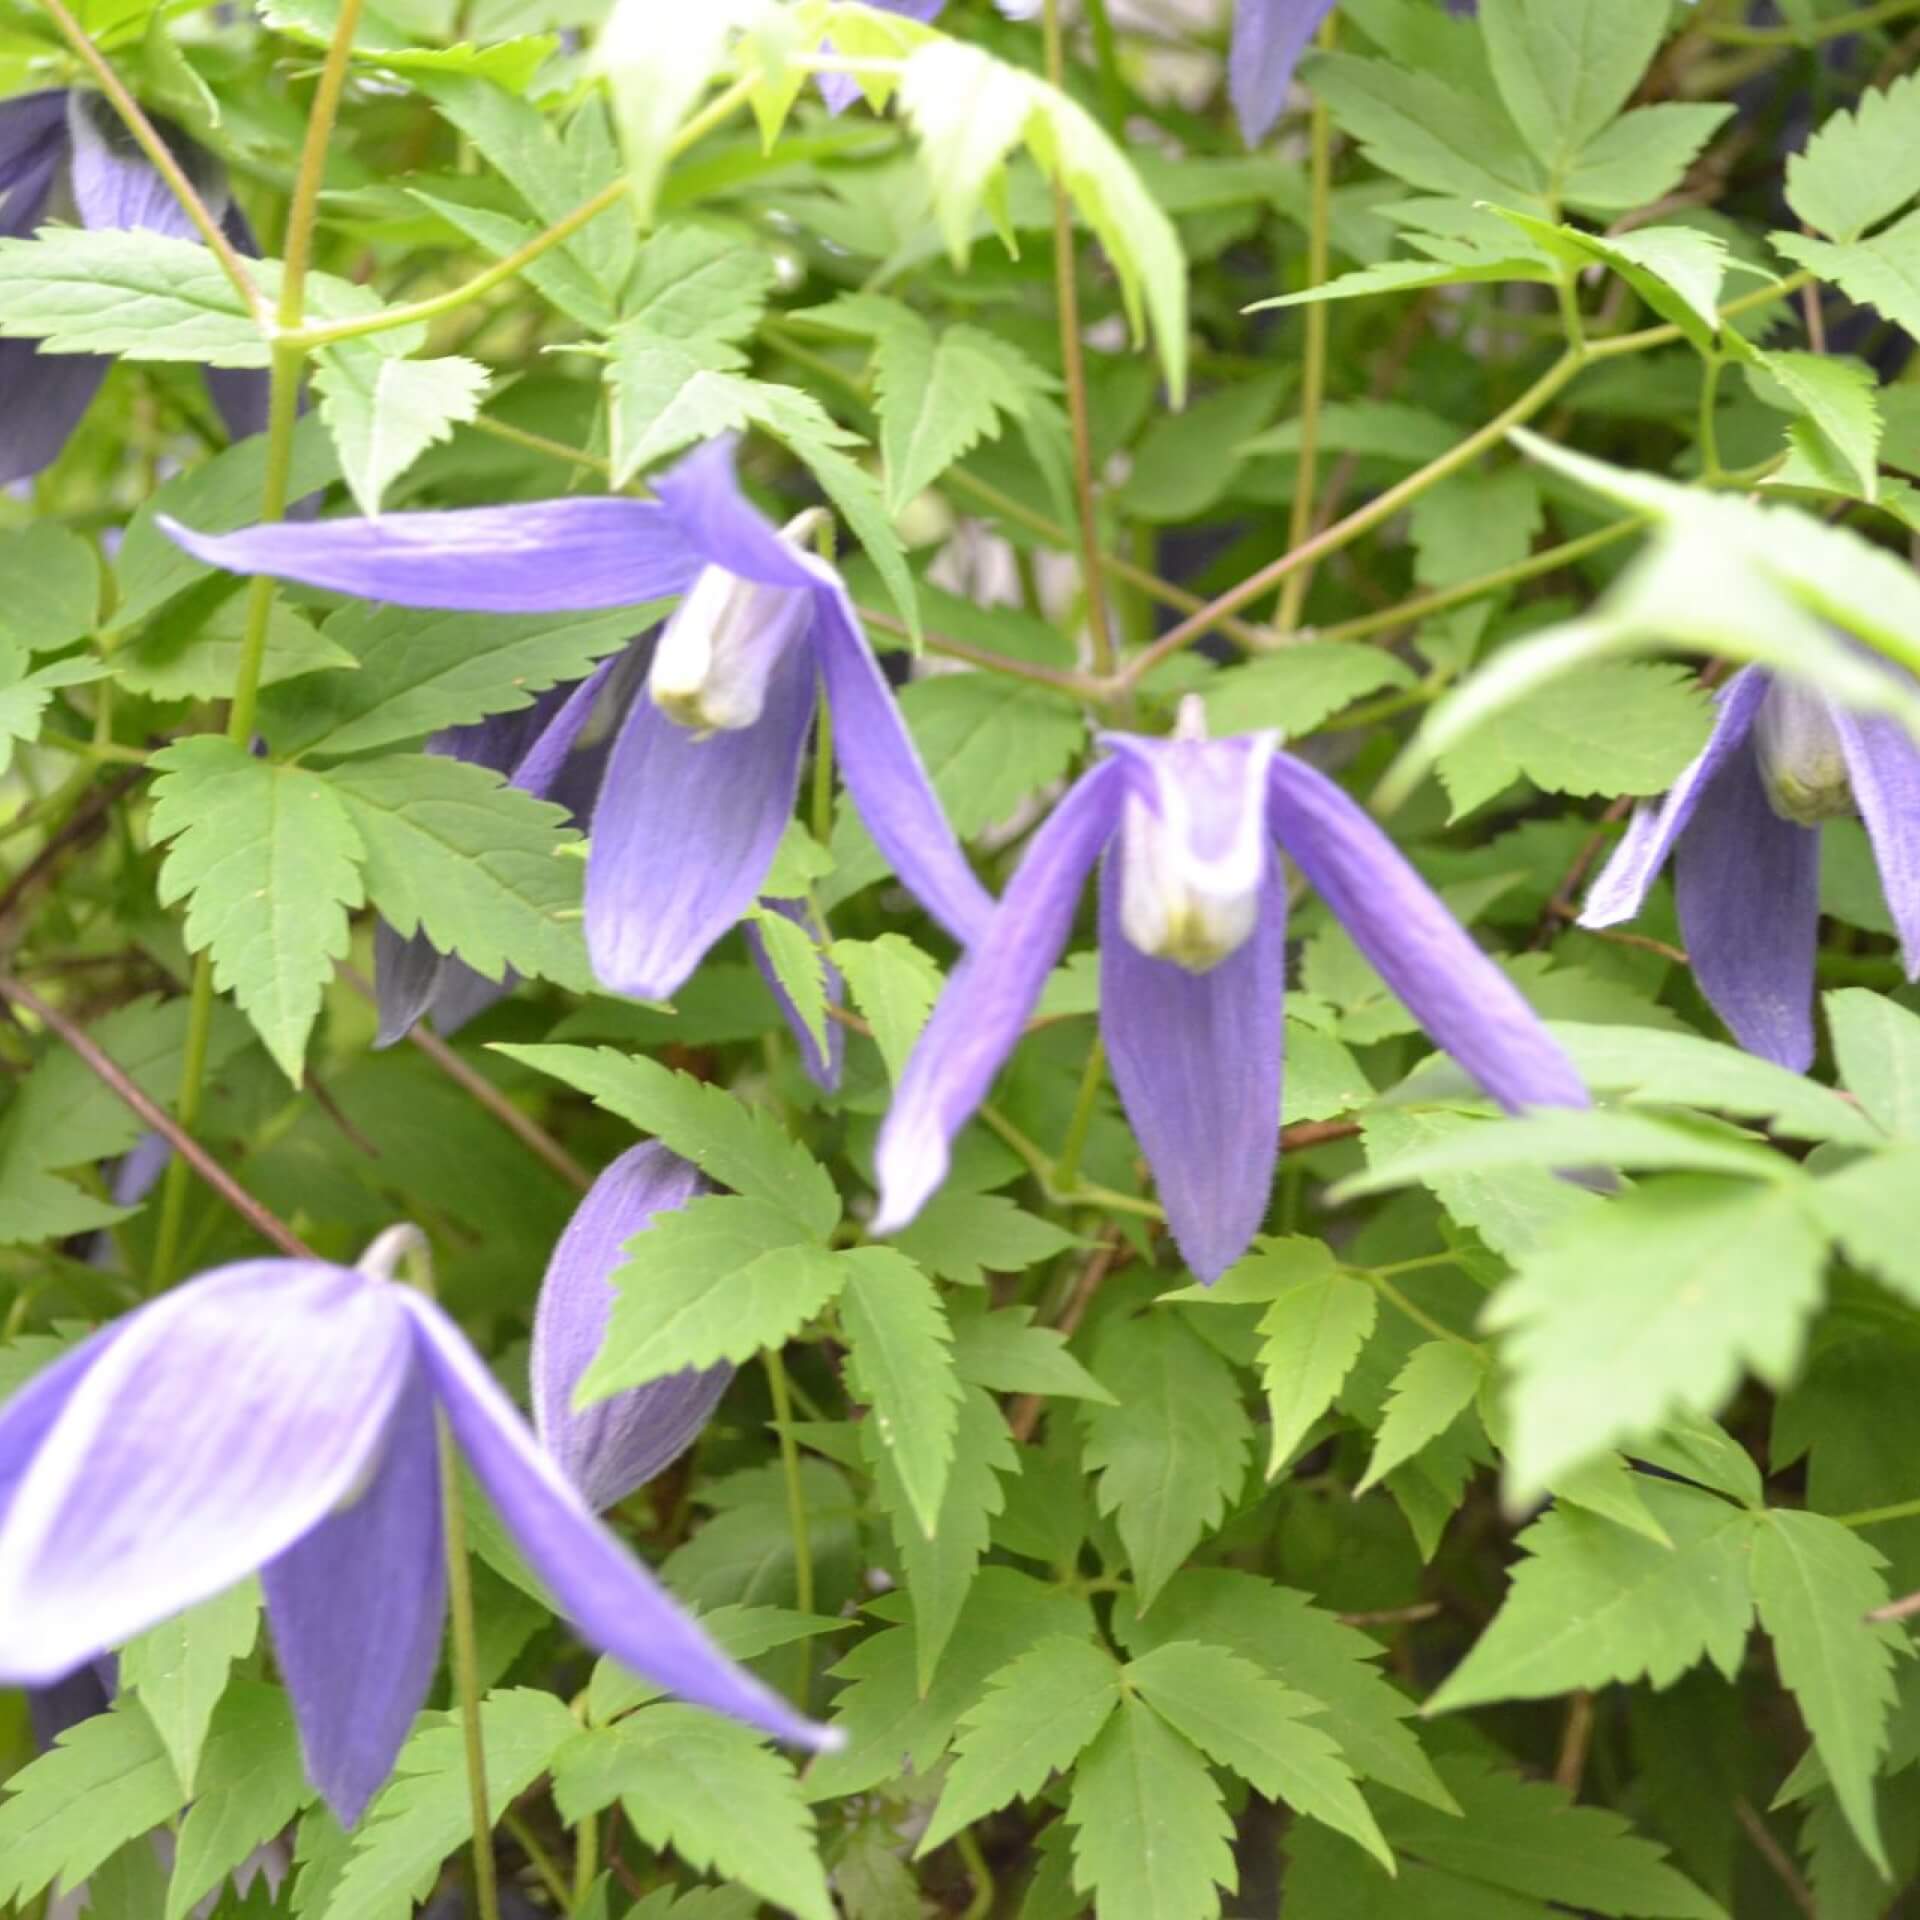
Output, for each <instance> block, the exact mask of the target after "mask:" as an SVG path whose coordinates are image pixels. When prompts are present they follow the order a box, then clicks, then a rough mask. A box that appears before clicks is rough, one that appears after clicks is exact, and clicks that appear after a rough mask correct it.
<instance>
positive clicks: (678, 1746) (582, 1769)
mask: <svg viewBox="0 0 1920 1920" xmlns="http://www.w3.org/2000/svg"><path fill="white" fill-rule="evenodd" d="M553 1788H554V1801H555V1804H556V1805H557V1806H558V1807H559V1809H560V1812H561V1814H562V1816H563V1817H564V1818H565V1819H566V1820H567V1822H568V1823H569V1824H570V1825H573V1824H578V1823H579V1822H580V1821H582V1820H584V1819H586V1818H588V1817H589V1816H590V1815H592V1814H595V1813H597V1812H598V1811H599V1810H600V1809H601V1808H602V1807H605V1806H607V1805H609V1804H610V1803H611V1802H612V1801H614V1800H616V1799H617V1800H618V1801H619V1802H620V1805H621V1806H622V1808H623V1809H624V1810H625V1812H626V1815H627V1818H628V1819H629V1820H630V1821H631V1822H632V1823H633V1830H634V1832H635V1833H636V1834H638V1835H639V1837H640V1839H641V1840H642V1841H643V1842H644V1843H645V1844H646V1845H647V1846H650V1847H654V1848H661V1849H664V1848H667V1847H671V1848H672V1849H673V1851H674V1852H675V1853H677V1854H678V1855H679V1856H680V1857H681V1859H683V1860H684V1861H686V1863H687V1864H688V1865H689V1866H690V1867H692V1868H694V1869H695V1870H696V1871H698V1872H708V1871H711V1872H715V1873H719V1874H721V1875H723V1876H725V1878H727V1879H728V1880H731V1881H737V1882H739V1883H740V1884H742V1885H744V1886H748V1887H751V1888H752V1889H753V1890H754V1891H755V1892H756V1893H759V1894H761V1895H762V1896H764V1897H765V1898H766V1899H768V1900H772V1901H775V1902H777V1903H778V1904H779V1905H780V1906H782V1907H784V1908H786V1909H787V1910H788V1911H789V1912H791V1913H793V1914H795V1915H797V1916H798V1920H834V1910H833V1902H832V1900H831V1898H830V1897H829V1896H828V1893H827V1881H826V1875H825V1873H824V1871H823V1870H822V1868H821V1865H820V1857H819V1853H818V1850H817V1848H816V1846H815V1843H814V1836H813V1814H812V1812H811V1810H810V1809H809V1808H808V1806H807V1803H806V1801H805V1800H804V1799H803V1798H802V1797H801V1793H800V1789H799V1785H798V1783H797V1782H796V1781H795V1779H794V1776H793V1767H792V1764H791V1762H789V1761H788V1760H786V1759H785V1758H783V1757H782V1756H781V1755H779V1754H776V1753H772V1752H769V1751H768V1749H767V1747H766V1746H765V1745H764V1744H763V1741H762V1739H761V1737H760V1736H758V1735H756V1734H754V1733H752V1732H751V1731H750V1730H749V1729H747V1728H745V1727H742V1726H739V1725H737V1724H736V1723H734V1722H733V1721H730V1720H723V1719H722V1718H720V1716H719V1715H717V1714H713V1713H707V1712H703V1711H702V1710H701V1709H700V1708H698V1707H684V1706H679V1705H673V1704H670V1705H664V1706H655V1707H648V1708H646V1709H645V1710H644V1711H643V1712H640V1713H637V1714H634V1715H632V1716H631V1717H629V1718H628V1719H625V1720H622V1721H619V1722H618V1723H617V1724H615V1725H613V1726H610V1727H596V1728H594V1729H592V1730H591V1731H590V1732H586V1733H581V1734H578V1735H576V1736H575V1738H574V1739H572V1740H570V1741H569V1742H568V1743H567V1744H566V1745H565V1746H563V1747H562V1748H561V1749H560V1751H559V1752H558V1753H557V1754H555V1755H554V1757H553Z"/></svg>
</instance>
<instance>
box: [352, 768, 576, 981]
mask: <svg viewBox="0 0 1920 1920" xmlns="http://www.w3.org/2000/svg"><path fill="white" fill-rule="evenodd" d="M328 783H329V785H330V786H331V788H332V790H333V792H334V794H335V795H336V796H337V797H338V799H339V801H340V802H341V803H342V804H343V805H344V807H345V809H346V812H347V816H348V818H349V819H350V820H351V822H352V824H353V826H354V828H355V830H356V831H357V832H358V834H359V837H360V841H361V843H362V845H363V846H364V847H365V849H366V888H367V893H368V895H369V896H370V897H371V899H372V901H373V903H374V905H375V906H376V907H377V908H378V909H379V910H380V913H381V915H382V916H383V917H384V918H385V919H386V920H387V921H388V922H389V924H391V926H392V927H393V928H394V930H395V931H396V932H397V933H399V934H401V935H402V936H403V937H404V936H407V935H411V934H413V933H414V932H416V931H418V932H421V933H424V934H425V935H426V937H427V938H428V939H429V940H430V941H432V943H433V944H434V946H435V947H437V948H438V949H439V950H440V951H441V952H442V953H457V954H458V955H459V956H460V958H461V959H462V960H464V961H465V962H466V963H467V965H468V966H470V967H472V968H473V969H474V971H475V972H476V973H481V974H484V975H485V976H486V977H487V978H488V979H489V980H498V979H500V978H502V977H503V975H504V974H505V972H506V970H507V969H508V968H510V967H511V968H512V969H514V970H515V971H516V972H519V973H524V974H530V975H533V976H535V977H537V978H539V979H542V980H558V981H561V982H562V983H564V984H566V985H568V986H574V987H579V988H585V987H586V986H587V985H588V984H589V982H590V979H591V975H590V973H589V972H588V969H587V965H586V955H585V951H584V948H583V945H582V942H581V938H580V927H579V923H578V921H577V919H576V918H575V917H574V916H576V915H577V913H578V911H579V904H580V883H581V865H580V862H579V861H578V860H570V859H566V858H563V857H562V849H563V848H565V847H567V846H568V845H570V844H571V843H572V842H573V841H574V840H575V839H576V838H577V837H578V836H577V835H575V834H574V833H573V832H572V831H571V829H570V828H569V827H568V826H567V812H566V809H565V808H564V807H560V806H556V805H554V804H553V803H552V802H551V801H547V800H536V799H535V798H534V797H533V795H532V794H530V793H525V792H522V791H521V789H520V788H518V787H513V786H509V785H508V784H507V783H506V782H505V781H504V780H502V779H501V777H500V776H499V775H498V774H497V773H494V772H493V771H492V770H491V769H490V768H487V767H481V766H476V765H474V764H472V763H471V762H469V761H465V760H455V759H453V758H452V757H451V756H449V755H446V754H428V753H408V754H393V755H391V756H389V757H387V758H384V759H380V760H356V761H353V762H351V763H349V764H348V765H346V766H343V767H338V768H336V769H335V770H334V771H333V772H332V773H331V774H330V775H328Z"/></svg>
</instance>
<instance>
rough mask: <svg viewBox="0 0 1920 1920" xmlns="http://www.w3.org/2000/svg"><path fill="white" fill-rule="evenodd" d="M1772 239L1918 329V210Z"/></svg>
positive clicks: (1897, 321) (1851, 294)
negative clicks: (1845, 233)
mask: <svg viewBox="0 0 1920 1920" xmlns="http://www.w3.org/2000/svg"><path fill="white" fill-rule="evenodd" d="M1769 238H1770V239H1771V240H1772V242H1773V246H1774V250H1775V251H1776V252H1778V253H1784V254H1785V255H1786V256H1787V258H1788V259H1789V260H1793V261H1797V262H1798V263H1799V264H1800V265H1801V266H1803V267H1806V268H1808V269H1809V270H1810V271H1811V272H1814V273H1817V274H1818V275H1819V276H1820V278H1821V279H1822V280H1831V281H1832V282H1833V284H1834V285H1835V286H1837V287H1838V288H1840V290H1841V291H1842V292H1843V293H1845V294H1846V295H1847V296H1848V298H1850V299H1853V300H1857V301H1859V302H1860V303H1861V304H1862V305H1864V306H1870V307H1878V308H1879V309H1880V311H1881V312H1882V313H1883V314H1884V315H1885V316H1886V317H1887V318H1888V319H1889V320H1891V321H1892V322H1893V324H1894V325H1895V326H1896V327H1904V328H1905V329H1906V330H1907V331H1908V332H1909V333H1911V332H1913V331H1915V330H1916V329H1920V210H1916V211H1915V212H1913V213H1910V214H1908V215H1907V216H1906V217H1905V218H1904V219H1902V220H1896V221H1895V222H1894V223H1893V225H1892V226H1890V227H1886V228H1883V229H1882V230H1881V231H1880V232H1879V233H1876V234H1874V235H1872V236H1871V237H1870V238H1868V239H1865V240H1853V241H1849V242H1848V243H1847V244H1846V245H1845V246H1835V245H1834V244H1833V243H1832V242H1831V241H1827V240H1815V239H1812V238H1810V237H1809V236H1808V235H1806V234H1804V233H1775V234H1772V235H1770V236H1769ZM3 287H4V280H3V279H0V288H3Z"/></svg>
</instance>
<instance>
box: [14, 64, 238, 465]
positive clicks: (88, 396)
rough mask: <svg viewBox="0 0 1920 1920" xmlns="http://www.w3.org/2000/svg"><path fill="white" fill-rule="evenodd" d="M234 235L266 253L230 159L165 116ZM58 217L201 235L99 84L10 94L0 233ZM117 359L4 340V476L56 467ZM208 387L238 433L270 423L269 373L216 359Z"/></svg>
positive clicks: (180, 236)
mask: <svg viewBox="0 0 1920 1920" xmlns="http://www.w3.org/2000/svg"><path fill="white" fill-rule="evenodd" d="M155 124H156V125H157V126H158V127H159V129H160V132H161V134H162V136H163V137H164V138H165V140H166V142H167V144H168V146H170V147H171V148H172V149H173V151H174V154H175V156H176V157H177V158H178V159H179V161H180V164H181V166H182V167H183V168H184V169H185V170H186V172H187V175H188V177H189V178H190V179H191V180H192V181H193V183H194V186H195V187H196V188H197V189H198V190H199V192H200V195H201V198H202V199H204V200H205V201H206V202H207V203H208V205H209V207H210V208H211V209H212V210H213V212H214V214H215V215H216V216H217V217H218V218H219V221H220V224H221V226H222V227H223V228H224V229H225V231H226V234H227V237H228V238H229V239H230V240H232V242H233V243H234V245H235V246H236V247H238V248H240V249H241V251H242V252H245V253H253V252H255V251H256V248H255V246H254V242H253V234H252V232H251V230H250V229H249V228H248V226H247V223H246V219H245V217H244V216H243V215H242V214H241V212H240V210H239V209H238V208H237V207H236V206H234V205H233V204H232V201H231V199H230V197H229V194H228V191H227V181H226V175H225V173H224V172H223V170H222V169H221V167H220V165H219V163H218V162H217V161H216V160H215V159H214V158H213V157H212V155H210V154H208V153H207V152H206V151H205V150H204V149H202V148H201V147H198V146H196V145H195V144H194V143H193V142H192V141H191V140H189V139H188V138H187V137H186V135H185V134H183V133H181V132H180V131H179V129H178V128H176V127H173V126H171V125H169V124H168V123H167V122H165V121H157V122H156V123H155ZM50 217H58V218H60V219H76V218H77V219H78V221H79V222H80V224H81V225H82V226H85V227H91V228H95V229H101V228H129V227H143V228H146V229H148V230H150V231H152V232H154V233H162V234H166V235H167V236H168V237H169V238H172V239H176V240H197V239H198V238H199V234H198V232H197V231H196V229H195V228H194V226H193V223H192V222H191V221H190V220H189V219H188V218H187V216H186V214H185V213H184V212H182V211H181V208H180V203H179V202H178V201H177V200H176V199H175V198H174V196H173V189H172V188H171V187H169V186H168V185H167V183H166V182H165V181H164V180H163V179H161V177H160V176H159V174H157V173H156V172H155V171H154V169H153V165H152V163H151V162H150V161H149V160H148V159H147V157H146V155H145V154H143V153H142V152H141V151H140V149H139V147H138V146H136V145H135V144H134V141H133V137H132V135H131V134H129V133H128V132H127V130H126V128H125V127H124V126H123V125H122V124H121V122H120V119H119V117H118V116H117V115H116V114H115V113H114V111H113V109H112V107H111V106H110V105H109V104H108V103H107V101H106V99H105V98H104V97H103V96H102V95H100V94H97V93H88V92H82V91H79V90H74V91H69V90H67V89H65V88H60V87H55V88H49V89H47V90H46V91H44V92H40V93H24V94H20V95H17V96H16V97H15V98H13V99H11V100H5V101H0V239H9V240H18V239H24V238H25V237H26V236H27V235H29V234H31V233H32V232H33V231H34V230H35V229H36V228H37V227H39V226H40V225H41V224H42V223H43V222H44V221H46V220H47V219H48V218H50ZM112 365H113V362H112V360H111V359H108V358H105V357H103V356H101V355H99V354H91V353H47V354H43V353H40V352H37V351H36V349H35V344H34V342H33V341H31V340H0V484H5V483H6V482H9V481H14V480H24V479H25V478H27V477H28V476H29V475H30V474H35V473H38V472H39V471H40V469H41V468H42V467H45V466H48V465H51V463H52V462H53V460H54V459H55V458H56V456H57V455H58V454H59V452H60V449H61V448H62V447H64V446H65V445H66V443H67V440H68V437H69V436H70V435H71V434H72V432H73V430H74V428H75V427H77V426H78V425H79V424H80V416H81V415H82V414H83V413H85V412H86V410H87V407H88V405H89V404H90V403H91V401H92V399H93V396H94V394H95V393H97V392H98V391H99V388H100V383H101V381H103V380H104V379H105V378H106V377H107V371H108V369H109V368H110V367H111V366H112ZM206 378H207V390H208V392H209V393H210V394H211V395H212V396H213V401H214V404H215V405H216V406H217V407H218V408H219V409H220V413H221V417H222V418H223V419H224V420H225V421H226V423H227V430H228V432H229V433H230V434H231V435H232V436H233V438H234V439H236V440H241V439H244V438H246V437H247V435H249V434H254V433H258V432H260V431H261V429H262V428H263V427H264V426H265V425H266V408H267V377H266V375H265V374H264V373H257V372H253V371H250V370H246V369H234V368H217V369H215V368H210V369H209V370H208V372H207V376H206Z"/></svg>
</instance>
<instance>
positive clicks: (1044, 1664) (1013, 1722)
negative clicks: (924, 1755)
mask: <svg viewBox="0 0 1920 1920" xmlns="http://www.w3.org/2000/svg"><path fill="white" fill-rule="evenodd" d="M1275 1691H1278V1689H1275ZM1119 1701H1120V1670H1119V1668H1118V1667H1117V1666H1115V1664H1114V1661H1113V1656H1112V1655H1111V1654H1109V1653H1106V1652H1105V1651H1103V1650H1102V1649H1101V1648H1099V1647H1095V1646H1089V1645H1088V1644H1087V1642H1086V1641H1084V1640H1078V1639H1069V1638H1062V1637H1056V1638H1054V1639H1050V1640H1042V1641H1041V1642H1040V1644H1039V1645H1038V1646H1036V1647H1034V1648H1032V1649H1031V1650H1030V1651H1029V1652H1027V1653H1024V1654H1022V1655H1021V1656H1020V1658H1019V1659H1017V1660H1014V1661H1012V1662H1010V1663H1009V1664H1008V1665H1007V1666H1005V1667H1003V1668H1001V1670H1000V1671H999V1672H998V1673H996V1674H995V1675H994V1676H993V1677H992V1679H990V1680H989V1681H988V1682H987V1692H986V1695H985V1697H984V1698H983V1699H982V1700H981V1701H980V1702H979V1703H978V1705H976V1706H973V1707H970V1708H969V1709H968V1710H967V1712H966V1713H965V1714H963V1715H962V1716H961V1721H960V1726H961V1732H960V1737H959V1739H958V1741H956V1742H955V1748H954V1761H953V1765H952V1766H951V1767H950V1768H949V1769H948V1771H947V1780H946V1785H945V1787H944V1788H943V1789H942V1791H941V1794H940V1800H939V1804H938V1805H937V1806H936V1807H935V1808H934V1810H933V1818H932V1820H931V1821H930V1822H929V1823H928V1826H927V1830H926V1833H925V1834H924V1835H923V1836H922V1838H921V1841H920V1845H919V1847H918V1848H917V1849H916V1850H915V1851H916V1853H917V1854H918V1855H920V1856H925V1855H926V1854H929V1853H931V1852H933V1850H934V1849H935V1848H936V1847H940V1846H944V1845H945V1844H946V1842H947V1841H948V1840H950V1839H952V1837H953V1836H954V1835H955V1834H956V1833H958V1832H959V1831H960V1829H961V1828H962V1827H967V1826H971V1825H972V1824H973V1822H974V1821H976V1820H978V1819H981V1818H982V1817H983V1816H985V1815H987V1814H989V1813H993V1812H995V1811H996V1810H997V1809H999V1808H1001V1807H1004V1806H1005V1805H1006V1804H1007V1802H1008V1801H1010V1800H1015V1799H1020V1800H1031V1799H1032V1798H1033V1797H1034V1795H1036V1794H1037V1793H1038V1792H1039V1791H1040V1789H1041V1788H1042V1787H1044V1786H1045V1785H1046V1783H1047V1781H1048V1779H1049V1778H1050V1777H1051V1776H1052V1775H1053V1774H1056V1773H1064V1772H1065V1771H1066V1770H1067V1768H1069V1767H1070V1766H1072V1765H1073V1763H1074V1761H1075V1760H1077V1759H1078V1758H1079V1757H1080V1755H1081V1754H1082V1753H1083V1752H1084V1751H1085V1750H1086V1748H1087V1747H1088V1746H1089V1745H1090V1744H1091V1743H1092V1741H1093V1740H1094V1738H1095V1736H1096V1735H1098V1733H1099V1732H1100V1729H1101V1728H1102V1727H1104V1726H1105V1725H1106V1724H1107V1721H1108V1719H1109V1717H1110V1716H1111V1715H1112V1713H1113V1710H1114V1708H1115V1707H1116V1706H1117V1705H1118V1704H1119Z"/></svg>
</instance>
